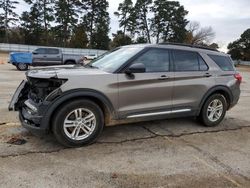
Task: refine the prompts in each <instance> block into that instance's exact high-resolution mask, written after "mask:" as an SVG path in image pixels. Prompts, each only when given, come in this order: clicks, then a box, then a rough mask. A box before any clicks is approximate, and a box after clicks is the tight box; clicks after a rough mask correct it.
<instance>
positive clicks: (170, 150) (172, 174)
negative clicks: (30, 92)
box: [0, 65, 250, 188]
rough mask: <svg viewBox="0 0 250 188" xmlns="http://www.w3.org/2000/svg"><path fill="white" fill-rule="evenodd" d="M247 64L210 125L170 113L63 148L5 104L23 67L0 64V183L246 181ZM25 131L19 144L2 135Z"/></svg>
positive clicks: (249, 140) (249, 165)
mask: <svg viewBox="0 0 250 188" xmlns="http://www.w3.org/2000/svg"><path fill="white" fill-rule="evenodd" d="M249 70H250V68H245V67H244V68H239V71H240V72H241V73H242V75H243V77H244V82H243V84H242V96H241V99H240V102H239V104H238V105H237V106H236V107H235V108H233V109H232V110H231V111H229V112H228V113H227V116H226V119H225V120H224V121H223V123H222V124H221V125H220V126H219V127H216V128H204V127H202V126H200V125H199V124H198V123H197V122H196V121H194V120H193V119H178V120H177V119H176V120H165V121H154V122H147V123H137V124H132V125H121V126H116V127H109V128H106V129H105V130H104V132H103V134H102V136H101V138H100V139H99V140H98V142H97V143H96V144H93V145H91V146H88V147H83V148H78V149H66V148H63V147H61V146H60V145H58V144H57V143H56V141H55V140H54V139H53V137H52V136H47V137H36V136H33V135H31V134H30V133H29V132H28V131H26V130H25V129H23V128H22V127H21V126H20V124H19V122H18V119H17V114H16V113H13V112H12V113H10V112H8V111H7V105H8V103H9V101H10V98H11V95H12V94H13V92H14V91H15V88H16V87H17V86H18V84H19V83H20V81H21V80H22V79H23V78H24V73H23V72H19V71H16V70H15V67H13V66H11V65H0V187H192V188H195V187H197V188H200V187H212V188H214V187H250V113H249V111H250V74H249V72H250V71H249ZM12 137H19V138H24V139H25V140H26V141H27V143H26V144H24V145H19V146H16V145H11V144H7V143H6V142H7V141H8V140H9V139H10V138H12Z"/></svg>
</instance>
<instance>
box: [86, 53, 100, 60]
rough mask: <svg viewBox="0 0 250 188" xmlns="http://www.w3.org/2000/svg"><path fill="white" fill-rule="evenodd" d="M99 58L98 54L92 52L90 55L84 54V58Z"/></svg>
mask: <svg viewBox="0 0 250 188" xmlns="http://www.w3.org/2000/svg"><path fill="white" fill-rule="evenodd" d="M96 58H97V55H96V54H90V55H85V56H84V60H85V61H86V60H94V59H96Z"/></svg>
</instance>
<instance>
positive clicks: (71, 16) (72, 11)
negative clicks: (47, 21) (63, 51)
mask: <svg viewBox="0 0 250 188" xmlns="http://www.w3.org/2000/svg"><path fill="white" fill-rule="evenodd" d="M77 3H78V1H68V0H56V2H55V7H54V8H55V22H56V23H57V24H58V25H57V26H56V30H55V31H57V32H56V40H58V41H59V44H60V45H61V46H64V47H66V46H68V42H69V38H70V35H71V33H72V29H73V28H74V27H75V26H76V24H77V22H78V14H77V13H78V12H79V11H78V10H77V8H76V5H77Z"/></svg>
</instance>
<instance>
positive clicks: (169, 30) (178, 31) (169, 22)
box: [151, 0, 188, 43]
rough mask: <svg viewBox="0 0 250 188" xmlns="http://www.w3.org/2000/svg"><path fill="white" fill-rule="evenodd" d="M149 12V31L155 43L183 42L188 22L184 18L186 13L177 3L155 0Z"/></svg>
mask: <svg viewBox="0 0 250 188" xmlns="http://www.w3.org/2000/svg"><path fill="white" fill-rule="evenodd" d="M151 11H152V12H153V13H154V17H153V18H152V19H151V29H152V31H153V34H152V35H153V36H154V37H156V42H157V43H159V41H160V39H161V40H162V41H163V42H167V41H171V42H183V41H184V40H185V35H186V33H187V32H186V29H185V27H186V25H187V24H188V21H187V20H186V19H185V16H186V15H187V14H188V12H187V11H186V10H185V9H184V7H183V6H181V5H180V3H179V2H177V1H166V0H155V1H154V6H153V7H152V9H151Z"/></svg>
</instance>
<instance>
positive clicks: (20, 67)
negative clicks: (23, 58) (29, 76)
mask: <svg viewBox="0 0 250 188" xmlns="http://www.w3.org/2000/svg"><path fill="white" fill-rule="evenodd" d="M16 68H17V70H20V71H26V70H28V69H29V65H28V64H25V63H18V64H17V65H16Z"/></svg>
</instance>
